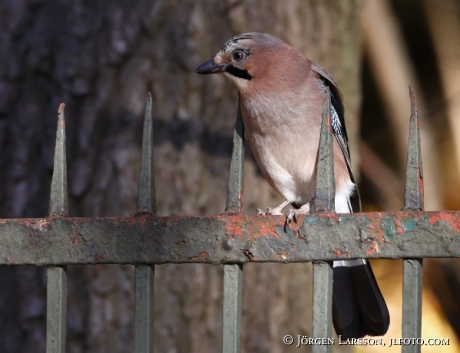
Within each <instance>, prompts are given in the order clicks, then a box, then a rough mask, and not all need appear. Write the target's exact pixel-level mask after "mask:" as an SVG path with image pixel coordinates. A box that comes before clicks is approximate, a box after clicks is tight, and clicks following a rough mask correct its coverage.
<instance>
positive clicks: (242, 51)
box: [195, 32, 295, 89]
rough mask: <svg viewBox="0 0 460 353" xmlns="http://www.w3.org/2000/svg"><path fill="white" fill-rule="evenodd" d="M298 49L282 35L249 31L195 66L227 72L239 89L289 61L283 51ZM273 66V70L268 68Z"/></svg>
mask: <svg viewBox="0 0 460 353" xmlns="http://www.w3.org/2000/svg"><path fill="white" fill-rule="evenodd" d="M286 50H287V51H291V50H295V49H294V48H292V47H291V46H289V45H288V44H286V43H285V42H283V41H282V40H281V39H279V38H277V37H275V36H272V35H270V34H266V33H257V32H252V33H245V34H240V35H238V36H235V37H233V38H232V39H230V40H228V41H227V42H226V43H225V44H224V45H223V46H222V48H221V50H220V51H219V52H218V53H217V54H216V55H214V57H213V58H212V59H211V60H209V61H206V62H205V63H203V64H201V65H200V66H198V67H197V68H196V69H195V72H196V73H198V74H214V73H223V74H224V75H226V76H227V77H228V78H230V79H231V80H232V81H234V82H235V83H236V85H237V86H238V88H239V89H244V88H246V87H248V86H250V85H251V84H252V83H253V82H254V81H258V80H260V79H263V78H269V76H270V74H273V73H274V72H275V73H276V72H277V71H278V72H279V71H280V70H273V67H278V68H280V69H282V67H283V66H285V65H286V62H285V60H286V57H284V55H283V53H286ZM269 68H272V69H271V70H268V69H269Z"/></svg>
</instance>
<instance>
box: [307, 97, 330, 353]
mask: <svg viewBox="0 0 460 353" xmlns="http://www.w3.org/2000/svg"><path fill="white" fill-rule="evenodd" d="M333 139H334V135H333V134H332V126H331V95H330V92H329V89H328V90H327V95H326V102H325V104H324V110H323V116H322V123H321V136H320V143H319V151H318V163H317V172H316V195H315V199H314V210H313V213H331V212H335V176H334V151H333V145H332V142H333ZM312 334H313V338H330V337H332V264H331V262H325V261H314V262H313V328H312ZM312 352H313V353H326V352H331V346H330V345H314V346H313V347H312Z"/></svg>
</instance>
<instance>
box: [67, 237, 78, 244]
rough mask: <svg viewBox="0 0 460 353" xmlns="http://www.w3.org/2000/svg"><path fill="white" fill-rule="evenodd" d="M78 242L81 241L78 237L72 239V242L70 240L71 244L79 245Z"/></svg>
mask: <svg viewBox="0 0 460 353" xmlns="http://www.w3.org/2000/svg"><path fill="white" fill-rule="evenodd" d="M78 243H79V242H78V238H73V239H70V242H69V244H70V245H78Z"/></svg>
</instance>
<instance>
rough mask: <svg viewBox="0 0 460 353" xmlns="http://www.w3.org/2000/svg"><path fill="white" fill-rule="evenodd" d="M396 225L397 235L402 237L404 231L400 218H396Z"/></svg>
mask: <svg viewBox="0 0 460 353" xmlns="http://www.w3.org/2000/svg"><path fill="white" fill-rule="evenodd" d="M394 220H395V225H396V234H398V235H402V234H404V229H403V227H402V224H401V220H400V219H399V218H395V219H394Z"/></svg>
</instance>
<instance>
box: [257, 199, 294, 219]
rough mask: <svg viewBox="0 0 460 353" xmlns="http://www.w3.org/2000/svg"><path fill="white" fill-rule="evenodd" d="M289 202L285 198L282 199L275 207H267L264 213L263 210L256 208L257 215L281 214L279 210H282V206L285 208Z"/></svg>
mask: <svg viewBox="0 0 460 353" xmlns="http://www.w3.org/2000/svg"><path fill="white" fill-rule="evenodd" d="M289 203H290V201H288V200H286V201H283V203H281V205H279V206H277V207H275V208H270V207H269V208H267V212H266V213H265V212H264V211H262V210H261V209H260V208H258V209H257V212H256V214H257V216H282V215H283V213H282V212H281V211H282V210H283V208H285V207H286V206H287V205H288V204H289Z"/></svg>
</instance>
